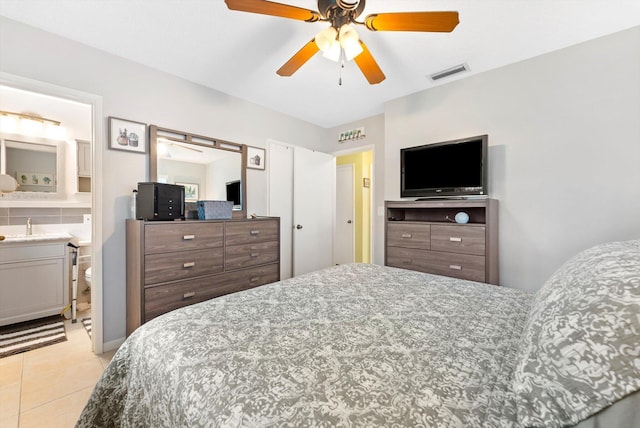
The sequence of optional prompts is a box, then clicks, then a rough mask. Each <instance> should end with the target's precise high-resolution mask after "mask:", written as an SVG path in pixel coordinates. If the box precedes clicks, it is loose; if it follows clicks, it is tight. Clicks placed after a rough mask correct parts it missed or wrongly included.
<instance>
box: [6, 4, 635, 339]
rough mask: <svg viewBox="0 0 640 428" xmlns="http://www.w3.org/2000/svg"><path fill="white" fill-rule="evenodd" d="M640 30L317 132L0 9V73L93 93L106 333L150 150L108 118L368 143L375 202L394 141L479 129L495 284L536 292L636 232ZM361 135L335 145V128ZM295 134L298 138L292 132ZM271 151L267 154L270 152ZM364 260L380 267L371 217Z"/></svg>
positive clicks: (395, 169) (392, 158) (383, 189)
mask: <svg viewBox="0 0 640 428" xmlns="http://www.w3.org/2000/svg"><path fill="white" fill-rule="evenodd" d="M639 51H640V29H639V28H635V29H632V30H628V31H625V32H622V33H619V34H616V35H612V36H608V37H604V38H602V39H599V40H595V41H591V42H588V43H584V44H582V45H579V46H575V47H571V48H567V49H564V50H561V51H558V52H555V53H551V54H548V55H544V56H541V57H538V58H534V59H532V60H528V61H524V62H521V63H518V64H515V65H512V66H508V67H504V68H501V69H499V70H495V71H491V72H487V73H483V74H481V75H478V76H474V77H470V78H468V79H464V80H459V81H456V82H453V83H450V84H448V85H444V86H440V87H436V88H433V89H429V90H427V91H424V92H421V93H418V94H414V95H411V96H408V97H404V98H401V99H398V100H395V101H392V102H390V103H388V104H387V106H386V111H385V115H384V116H375V117H372V118H367V119H363V120H362V121H357V122H353V123H350V124H345V125H344V126H340V127H336V128H333V129H329V130H327V129H322V128H319V127H316V126H314V125H312V124H309V123H306V122H302V121H300V120H296V119H292V118H290V117H288V116H284V115H282V114H279V113H277V112H274V111H272V110H269V109H265V108H262V107H260V106H258V105H255V104H251V103H248V102H245V101H243V100H240V99H237V98H234V97H231V96H228V95H226V94H223V93H220V92H217V91H213V90H210V89H207V88H204V87H202V86H198V85H195V84H192V83H190V82H187V81H184V80H181V79H178V78H175V77H172V76H169V75H167V74H164V73H160V72H158V71H155V70H153V69H149V68H147V67H143V66H140V65H138V64H135V63H133V62H130V61H127V60H124V59H121V58H118V57H116V56H113V55H110V54H106V53H104V52H101V51H98V50H95V49H92V48H89V47H86V46H84V45H81V44H78V43H75V42H71V41H69V40H66V39H63V38H60V37H57V36H53V35H51V34H48V33H46V32H43V31H40V30H36V29H33V28H31V27H28V26H25V25H22V24H19V23H16V22H14V21H11V20H7V19H5V18H1V17H0V52H2V55H1V57H0V71H3V72H7V73H12V74H15V75H19V76H23V77H27V78H30V79H35V80H40V81H44V82H49V83H53V84H56V85H60V86H64V87H68V88H73V89H76V90H79V91H84V92H87V93H91V94H96V95H100V96H102V98H103V109H102V110H103V114H104V117H102V118H99V119H100V120H103V126H104V134H105V135H103V136H102V138H103V141H96V144H98V145H99V147H100V146H101V147H103V149H102V150H103V153H102V154H103V170H104V171H105V174H106V175H105V177H104V180H103V207H104V208H103V210H102V212H101V213H96V215H102V216H103V231H102V232H103V236H104V244H103V248H104V251H103V263H104V277H103V282H104V301H103V308H104V327H105V330H104V341H105V342H109V341H113V340H117V339H120V338H122V337H123V336H124V331H125V307H126V302H125V274H124V271H125V267H124V261H125V236H124V219H125V218H126V216H127V212H128V198H129V194H130V192H131V190H132V189H133V188H134V187H135V185H136V183H137V182H138V181H145V180H147V179H148V157H147V156H145V155H140V154H136V153H126V152H122V151H114V150H108V149H106V144H105V141H104V140H106V132H107V126H106V121H107V119H106V117H107V116H116V117H121V118H127V119H131V120H134V121H140V122H145V123H149V124H155V125H158V126H161V127H166V128H170V129H178V130H184V131H188V132H191V133H194V134H199V135H207V136H211V137H215V138H220V139H224V140H229V141H235V142H239V143H245V144H249V145H252V146H257V147H264V146H265V142H266V140H267V139H268V138H271V139H273V140H277V141H283V142H287V143H291V144H296V145H300V146H303V147H308V148H311V149H315V150H319V151H323V152H334V151H339V150H345V149H349V148H353V147H356V146H358V145H361V146H367V145H373V146H374V150H375V161H374V168H375V176H374V181H373V185H374V187H375V205H376V206H377V207H381V206H382V205H383V201H384V200H385V199H391V200H393V199H398V198H399V159H398V156H399V149H400V148H401V147H408V146H414V145H420V144H425V143H429V142H437V141H442V140H449V139H454V138H459V137H466V136H470V135H478V134H484V133H487V134H489V141H490V145H491V149H490V161H491V164H492V170H491V177H490V182H491V186H492V191H491V193H492V196H493V197H495V198H497V199H499V200H500V245H501V248H500V250H501V251H500V255H501V262H500V266H501V282H502V284H504V285H510V286H514V287H517V288H521V289H527V290H535V289H537V288H539V287H540V286H541V284H542V282H543V281H544V280H545V279H546V278H547V277H548V275H549V274H550V273H551V272H552V271H553V270H555V269H556V268H557V267H558V266H559V265H560V264H561V263H562V262H563V261H564V260H565V259H566V258H568V257H569V256H570V255H572V254H574V253H575V252H576V251H578V250H580V249H582V248H585V247H588V246H590V245H592V244H595V243H597V242H601V241H607V240H614V239H629V238H639V237H640V190H639V189H640V121H639V120H638V118H639V117H640V78H639V77H638V76H640V57H639V56H638V55H637V52H639ZM354 126H365V127H366V133H367V138H366V139H363V140H360V141H358V142H355V143H346V144H338V143H337V137H338V135H339V132H340V131H344V130H345V129H350V128H352V127H354ZM300 136H303V137H302V139H301V137H300ZM267 156H268V155H267ZM266 182H267V180H266V175H265V172H264V171H260V170H251V169H250V170H248V171H247V187H248V191H247V193H248V204H247V212H248V213H252V212H255V213H257V214H259V215H261V214H264V213H266V207H267V189H266ZM374 219H375V235H374V240H375V241H374V245H375V250H374V261H375V262H376V263H382V255H383V243H384V236H383V226H382V225H383V223H382V220H383V219H382V217H380V216H378V215H377V213H376V215H374Z"/></svg>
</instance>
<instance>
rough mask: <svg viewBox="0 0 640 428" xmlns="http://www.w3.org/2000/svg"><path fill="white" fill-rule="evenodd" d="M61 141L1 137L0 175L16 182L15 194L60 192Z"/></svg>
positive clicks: (61, 187)
mask: <svg viewBox="0 0 640 428" xmlns="http://www.w3.org/2000/svg"><path fill="white" fill-rule="evenodd" d="M61 143H64V142H60V141H55V140H47V139H43V138H38V139H35V138H34V139H29V138H22V137H20V138H13V137H8V136H2V137H1V138H0V172H1V173H4V174H8V175H10V176H12V177H13V178H15V179H16V181H17V182H18V184H19V185H20V187H19V188H18V190H17V191H18V192H42V193H47V194H49V195H54V194H58V193H60V192H62V190H63V183H62V180H61V177H62V175H63V174H62V173H63V171H64V165H63V162H64V144H61Z"/></svg>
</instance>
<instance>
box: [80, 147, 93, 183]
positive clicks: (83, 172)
mask: <svg viewBox="0 0 640 428" xmlns="http://www.w3.org/2000/svg"><path fill="white" fill-rule="evenodd" d="M78 177H91V145H90V144H89V142H88V141H78Z"/></svg>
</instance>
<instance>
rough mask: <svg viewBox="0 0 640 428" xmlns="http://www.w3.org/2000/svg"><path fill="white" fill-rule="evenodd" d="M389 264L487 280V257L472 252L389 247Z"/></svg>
mask: <svg viewBox="0 0 640 428" xmlns="http://www.w3.org/2000/svg"><path fill="white" fill-rule="evenodd" d="M387 266H393V267H399V268H403V269H411V270H418V271H421V272H427V273H433V274H436V275H445V276H451V277H454V278H461V279H468V280H471V281H479V282H484V281H485V258H484V257H483V256H476V255H471V254H454V253H442V252H438V251H425V250H416V249H406V248H400V247H389V248H387Z"/></svg>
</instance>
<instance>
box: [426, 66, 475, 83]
mask: <svg viewBox="0 0 640 428" xmlns="http://www.w3.org/2000/svg"><path fill="white" fill-rule="evenodd" d="M463 71H469V66H468V65H467V64H459V65H456V66H453V67H451V68H447V69H446V70H442V71H438V72H437V73H433V74H432V75H430V76H429V78H431V80H433V81H436V80H440V79H444V78H445V77H449V76H451V75H454V74H458V73H462V72H463Z"/></svg>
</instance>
